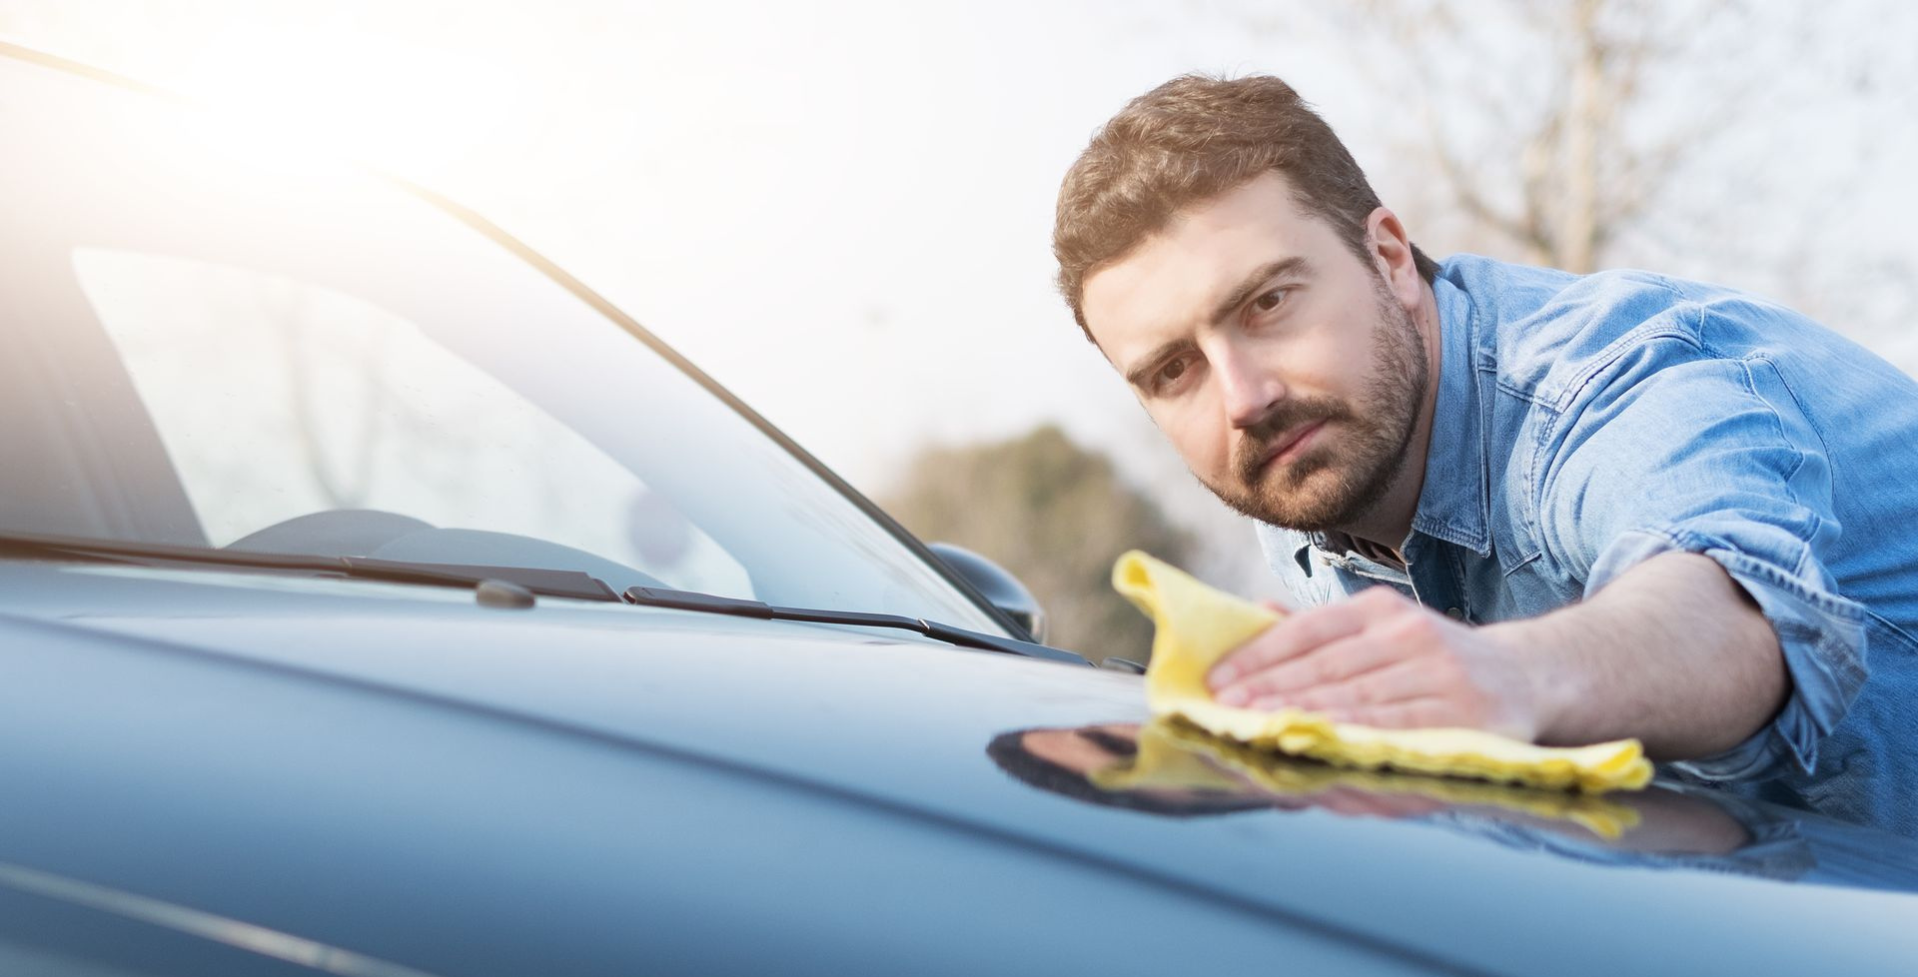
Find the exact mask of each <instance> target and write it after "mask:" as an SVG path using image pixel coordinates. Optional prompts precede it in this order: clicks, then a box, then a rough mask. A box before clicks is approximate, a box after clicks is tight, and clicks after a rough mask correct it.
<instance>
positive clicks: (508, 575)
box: [0, 533, 619, 602]
mask: <svg viewBox="0 0 1918 977" xmlns="http://www.w3.org/2000/svg"><path fill="white" fill-rule="evenodd" d="M0 549H15V550H19V549H24V550H28V551H31V552H35V553H53V554H62V555H71V556H84V557H92V558H95V559H103V558H104V559H110V560H112V561H114V562H117V563H134V564H139V565H143V566H153V565H163V564H168V563H192V564H196V565H212V566H230V567H240V568H250V569H262V570H290V571H296V572H305V573H329V574H337V575H340V576H345V577H357V578H361V579H366V580H385V581H390V582H393V583H416V584H429V585H434V586H440V587H473V586H476V585H478V584H479V583H480V582H481V581H484V580H504V581H506V582H508V583H515V584H518V585H520V586H522V587H525V588H526V589H527V590H530V591H532V592H533V593H536V594H547V595H550V596H553V597H572V598H575V599H579V600H599V601H614V602H617V601H618V600H619V595H618V594H615V593H613V589H612V588H611V587H608V586H606V584H605V583H604V582H603V581H601V580H600V579H599V578H598V577H595V576H592V575H591V574H587V573H582V572H580V571H578V570H547V569H543V568H540V567H499V566H475V565H471V564H463V563H412V562H408V561H404V560H375V559H372V558H371V557H363V556H296V555H287V554H281V553H248V552H245V551H242V550H216V549H210V548H208V547H204V546H176V545H172V544H168V543H134V542H126V541H121V540H111V539H89V538H86V537H84V536H41V535H34V534H27V533H18V534H16V533H0Z"/></svg>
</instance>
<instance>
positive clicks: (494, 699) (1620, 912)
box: [0, 563, 1918, 974]
mask: <svg viewBox="0 0 1918 977" xmlns="http://www.w3.org/2000/svg"><path fill="white" fill-rule="evenodd" d="M0 594H4V595H5V597H4V598H0V644H7V643H11V642H14V641H24V640H33V641H36V642H41V643H44V642H48V641H57V640H58V636H59V635H61V634H72V635H75V636H76V637H77V636H79V635H80V634H82V633H84V634H85V635H87V636H89V637H98V636H102V635H104V636H108V637H110V638H112V639H113V640H116V641H120V642H123V643H125V644H126V645H128V646H130V647H137V648H143V649H148V650H150V651H151V652H152V653H153V654H155V655H185V656H193V657H198V658H202V659H205V658H212V659H216V660H219V661H221V662H226V663H231V664H232V665H233V666H234V667H240V668H265V669H273V670H282V671H290V672H296V673H300V674H304V675H311V676H314V677H315V678H316V680H319V681H329V682H340V683H348V684H351V685H354V686H356V687H359V688H361V689H364V690H365V692H366V694H369V695H402V696H409V697H414V698H419V699H424V700H428V701H431V702H434V703H438V704H440V705H443V706H447V707H451V708H459V709H469V710H483V711H486V712H488V713H491V714H494V715H497V716H498V717H500V718H501V720H502V721H505V722H517V721H528V722H536V723H539V724H542V725H544V726H547V727H549V728H550V727H560V728H564V729H568V730H575V731H579V732H581V733H583V734H586V735H590V736H593V737H595V738H598V739H600V740H603V741H613V742H619V743H626V744H632V745H634V746H640V747H644V748H647V749H653V750H669V751H673V752H675V753H678V754H680V755H683V756H685V757H689V758H694V759H696V760H698V761H699V762H707V763H714V764H722V765H725V766H728V767H731V768H735V769H741V770H746V771H752V772H756V773H758V774H763V775H764V776H767V777H773V778H779V779H784V780H789V781H792V780H797V781H804V782H806V783H808V784H811V785H816V786H819V787H823V788H825V789H829V790H832V791H835V792H839V793H841V794H843V795H847V796H854V797H858V798H861V799H863V800H864V801H866V802H869V803H873V804H882V805H887V806H890V807H892V808H895V809H900V810H905V811H909V812H914V813H916V814H918V815H922V816H924V817H927V818H932V819H937V820H941V821H945V822H949V823H952V824H955V825H964V826H966V827H967V830H984V831H988V832H992V833H995V834H997V835H999V836H1002V837H1006V838H1012V839H1018V840H1019V842H1020V843H1022V844H1030V845H1036V846H1039V847H1041V848H1043V849H1045V850H1048V851H1050V852H1052V853H1053V854H1056V855H1061V856H1064V857H1072V858H1082V859H1089V860H1094V861H1097V862H1100V863H1103V864H1107V865H1113V866H1118V867H1120V868H1121V869H1122V870H1124V871H1126V872H1128V873H1132V874H1134V875H1143V876H1147V877H1150V878H1154V879H1157V880H1160V881H1161V882H1163V883H1164V884H1166V885H1169V886H1173V887H1177V888H1181V889H1185V890H1204V891H1206V892H1208V893H1210V894H1212V895H1213V896H1215V897H1219V898H1224V899H1228V900H1232V901H1236V902H1240V903H1243V904H1247V905H1256V906H1261V907H1269V908H1272V909H1276V910H1279V911H1282V912H1283V913H1285V914H1286V915H1288V916H1290V917H1292V918H1295V919H1301V920H1306V921H1308V922H1310V923H1311V924H1313V925H1319V926H1323V927H1325V928H1326V929H1328V930H1331V931H1335V932H1345V933H1350V934H1358V935H1362V936H1363V937H1365V938H1367V939H1373V940H1377V941H1381V942H1384V943H1388V944H1392V945H1398V946H1403V947H1413V948H1418V949H1417V952H1418V954H1419V955H1421V956H1425V955H1430V956H1431V957H1433V958H1435V959H1442V960H1449V961H1456V962H1458V963H1459V964H1460V965H1462V966H1464V967H1465V968H1467V969H1470V970H1481V971H1484V972H1505V973H1546V972H1550V973H1558V974H1569V973H1575V972H1592V973H1600V972H1617V971H1624V972H1642V971H1645V970H1648V969H1658V970H1671V971H1702V970H1714V969H1718V968H1721V967H1723V966H1724V965H1725V962H1726V953H1727V952H1728V948H1734V947H1735V948H1737V951H1736V952H1737V955H1738V956H1739V957H1749V958H1750V959H1752V960H1755V961H1762V962H1763V964H1764V968H1765V969H1774V968H1776V969H1779V970H1785V969H1800V970H1817V971H1827V970H1830V971H1847V972H1850V971H1856V972H1872V971H1875V970H1884V969H1888V968H1892V967H1893V966H1894V962H1895V961H1903V960H1909V959H1911V954H1912V952H1913V951H1914V950H1918V937H1914V936H1913V935H1912V934H1911V932H1910V928H1909V927H1908V926H1902V925H1899V924H1900V921H1902V920H1903V919H1906V918H1908V917H1909V915H1910V913H1911V912H1912V911H1913V910H1914V909H1918V900H1914V899H1913V898H1912V897H1911V896H1910V895H1907V894H1904V893H1902V892H1899V891H1897V890H1899V889H1901V888H1911V887H1918V872H1914V867H1918V858H1914V856H1913V854H1912V852H1913V848H1912V846H1911V844H1910V843H1909V842H1906V841H1904V840H1903V839H1899V838H1895V837H1891V836H1888V835H1883V834H1880V833H1877V832H1870V831H1867V830H1865V829H1859V828H1852V827H1850V826H1845V825H1836V824H1832V823H1829V822H1825V821H1823V820H1822V819H1817V818H1813V817H1809V816H1802V815H1795V814H1791V813H1789V812H1779V811H1776V810H1772V809H1762V810H1761V809H1759V808H1757V807H1749V808H1747V809H1741V811H1742V813H1743V816H1744V817H1745V818H1746V819H1747V821H1748V822H1749V821H1750V820H1751V818H1752V817H1753V816H1754V815H1752V813H1751V812H1752V811H1759V820H1760V821H1762V824H1758V825H1756V826H1751V827H1750V830H1749V837H1748V838H1747V839H1746V843H1745V844H1744V845H1743V846H1742V847H1740V848H1739V849H1738V850H1736V851H1733V852H1729V853H1721V854H1716V855H1713V854H1701V853H1697V852H1686V851H1682V850H1679V851H1671V850H1669V849H1668V850H1666V851H1664V852H1663V853H1659V854H1643V853H1640V854H1633V853H1629V852H1626V851H1621V850H1619V849H1617V848H1614V847H1608V846H1607V845H1606V844H1605V843H1603V842H1602V841H1600V840H1599V839H1597V838H1594V837H1591V836H1590V835H1589V834H1582V833H1581V832H1578V831H1564V830H1558V829H1559V827H1560V826H1556V825H1551V824H1544V825H1541V824H1540V823H1538V822H1537V819H1535V818H1529V819H1528V818H1524V817H1504V816H1500V814H1499V812H1497V811H1496V810H1490V811H1488V810H1486V809H1483V807H1482V806H1478V807H1474V806H1464V807H1459V806H1452V807H1440V808H1438V809H1436V810H1428V811H1425V812H1422V813H1421V814H1420V815H1419V816H1417V817H1413V818H1407V819H1391V818H1382V817H1354V816H1346V815H1341V814H1338V813H1335V812H1334V811H1332V810H1328V809H1326V808H1325V807H1311V806H1307V807H1304V808H1303V809H1296V810H1286V809H1281V808H1280V807H1277V806H1274V807H1265V808H1261V809H1257V810H1249V811H1240V812H1236V813H1229V814H1220V815H1217V816H1184V817H1180V816H1168V815H1164V814H1155V813H1147V812H1142V811H1138V810H1130V809H1125V808H1120V807H1113V806H1108V805H1101V804H1094V803H1088V802H1087V801H1084V800H1075V799H1073V798H1070V797H1066V796H1061V795H1059V794H1055V793H1051V792H1048V791H1045V790H1040V789H1036V788H1034V787H1031V786H1028V785H1027V784H1025V783H1022V782H1021V781H1019V780H1017V779H1015V778H1013V777H1012V776H1009V775H1008V774H1006V773H1005V772H1003V771H1002V770H1001V769H1000V768H999V767H998V766H997V765H995V763H994V762H993V761H992V760H991V759H990V758H989V757H988V755H987V752H986V751H987V745H988V744H989V743H990V742H991V741H992V740H993V739H994V738H995V737H998V736H1000V735H1001V734H1004V733H1007V732H1009V731H1017V730H1025V729H1033V728H1055V727H1056V728H1069V727H1081V726H1087V725H1091V724H1104V723H1137V722H1140V721H1142V720H1144V719H1145V718H1146V710H1145V705H1144V695H1143V689H1142V685H1141V682H1140V680H1139V678H1138V677H1136V676H1131V675H1124V674H1118V673H1113V672H1106V671H1100V670H1096V669H1090V668H1085V667H1082V666H1073V665H1065V664H1059V663H1052V662H1043V661H1035V660H1027V659H1020V658H1016V657H1012V656H1006V655H1000V654H993V653H985V652H977V651H970V650H964V649H958V648H953V647H950V646H946V645H942V644H938V643H935V642H931V641H925V640H920V639H918V638H916V637H912V636H895V635H890V634H884V633H879V632H874V631H867V630H859V629H849V628H837V627H827V626H817V625H800V624H786V623H778V622H763V621H750V620H739V619H730V618H721V617H714V616H710V615H702V614H695V613H688V612H680V611H668V610H657V609H644V608H633V607H625V606H619V605H610V604H607V605H595V604H588V603H580V602H572V601H563V600H545V599H543V600H542V601H541V602H540V604H539V606H538V607H536V608H534V609H531V610H523V611H522V610H500V609H492V608H485V607H480V606H478V605H477V604H476V603H475V602H474V601H473V599H472V596H471V595H470V594H469V593H466V592H463V591H459V590H451V589H436V588H423V587H410V586H393V585H383V584H371V583H365V582H359V581H331V580H314V579H305V578H288V577H282V576H272V575H264V574H249V573H228V572H206V571H200V570H168V569H156V568H142V567H122V566H106V565H73V564H49V563H10V564H5V565H0ZM1581 835H1582V836H1581ZM1674 844H1677V843H1676V842H1674ZM1679 847H1680V848H1682V847H1683V846H1682V845H1679ZM1788 883H1791V884H1788ZM1817 883H1827V884H1817ZM1600 948H1602V952H1601V951H1600Z"/></svg>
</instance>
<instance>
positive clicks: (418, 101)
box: [141, 24, 530, 181]
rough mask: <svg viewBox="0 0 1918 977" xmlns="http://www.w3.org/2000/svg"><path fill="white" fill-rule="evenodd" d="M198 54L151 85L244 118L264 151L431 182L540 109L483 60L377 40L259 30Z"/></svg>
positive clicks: (204, 45)
mask: <svg viewBox="0 0 1918 977" xmlns="http://www.w3.org/2000/svg"><path fill="white" fill-rule="evenodd" d="M193 47H194V51H193V53H192V56H190V57H180V58H174V59H169V63H168V64H167V65H166V71H165V73H164V74H161V75H158V76H156V75H154V74H152V73H148V74H143V75H141V77H142V78H143V80H149V81H153V82H155V83H157V84H160V85H162V86H163V87H168V88H172V89H174V90H176V91H179V92H181V93H182V94H185V95H189V96H192V97H195V98H197V99H201V100H204V101H205V102H207V103H209V104H211V105H213V106H215V107H217V108H221V109H224V110H226V111H227V112H228V113H230V114H233V115H236V116H238V117H240V118H241V119H243V121H244V123H245V125H246V128H247V129H248V131H249V134H250V137H251V138H255V139H258V140H261V141H263V142H266V143H268V144H269V145H267V146H262V147H260V148H268V149H276V150H279V151H281V152H284V153H288V154H297V153H301V152H312V151H314V150H315V149H319V150H323V151H324V152H326V153H328V154H330V155H340V156H345V157H348V158H352V159H357V160H362V161H365V162H368V163H373V164H377V165H379V166H381V167H384V168H387V169H391V170H394V171H396V172H399V173H402V174H404V175H406V176H409V177H414V178H417V179H423V180H429V181H430V180H431V179H432V178H433V177H434V176H435V175H436V174H439V173H441V172H444V171H445V170H447V169H448V168H449V167H454V166H457V165H459V164H460V163H461V162H463V161H465V160H466V159H467V158H468V157H470V156H471V155H472V154H474V153H476V152H478V151H479V150H480V147H481V146H482V145H483V144H484V142H485V139H486V137H487V133H488V130H489V123H490V122H491V121H492V120H493V119H496V118H498V117H500V116H501V115H502V114H510V113H511V112H512V111H514V110H515V109H516V107H519V103H520V102H522V101H523V100H525V99H526V98H528V97H530V96H529V94H528V93H527V92H525V91H524V90H523V89H521V88H518V87H516V86H515V84H514V82H513V80H512V78H511V77H510V76H509V75H508V74H507V73H504V72H500V71H497V70H492V68H493V66H491V65H489V64H488V63H487V61H486V60H484V59H483V58H481V57H479V56H477V55H472V54H462V53H456V52H452V51H448V50H444V49H436V48H432V47H426V46H421V45H416V44H408V43H405V42H402V41H398V40H393V39H389V38H382V37H379V36H377V35H366V34H351V33H348V32H344V31H341V32H325V31H315V30H311V29H293V28H291V27H284V26H274V25H265V26H262V25H258V24H255V25H249V26H248V27H246V28H245V29H243V30H242V29H233V30H230V31H228V32H225V33H216V34H213V35H210V36H208V35H203V36H199V37H196V38H195V39H194V44H193ZM519 110H520V111H523V110H524V109H523V108H519Z"/></svg>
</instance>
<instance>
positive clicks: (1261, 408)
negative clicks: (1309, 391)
mask: <svg viewBox="0 0 1918 977" xmlns="http://www.w3.org/2000/svg"><path fill="white" fill-rule="evenodd" d="M1209 352H1210V353H1211V359H1212V363H1211V366H1212V370H1213V375H1214V376H1216V377H1217V378H1218V383H1219V397H1220V400H1221V402H1222V406H1223V407H1224V409H1225V416H1226V419H1227V420H1228V421H1230V422H1231V423H1232V426H1233V427H1235V428H1249V427H1253V426H1255V425H1257V424H1258V423H1259V422H1261V421H1263V420H1265V419H1266V418H1267V417H1269V416H1271V414H1272V411H1273V410H1274V409H1276V408H1277V407H1278V405H1279V403H1280V401H1283V400H1284V399H1285V384H1284V382H1282V381H1281V380H1280V379H1279V377H1278V375H1277V374H1276V373H1274V372H1273V371H1272V370H1270V369H1268V368H1267V367H1266V366H1265V365H1264V364H1262V363H1260V362H1259V361H1258V359H1257V358H1256V357H1253V356H1250V355H1248V354H1247V351H1245V350H1243V349H1240V348H1239V347H1238V346H1237V345H1236V344H1234V343H1230V342H1224V343H1220V344H1219V345H1218V347H1216V348H1215V349H1213V350H1210V351H1209Z"/></svg>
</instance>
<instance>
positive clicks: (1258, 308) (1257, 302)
mask: <svg viewBox="0 0 1918 977" xmlns="http://www.w3.org/2000/svg"><path fill="white" fill-rule="evenodd" d="M1286 291H1287V290H1286V289H1283V288H1275V289H1273V290H1271V291H1269V292H1266V293H1265V294H1263V295H1261V296H1259V297H1258V298H1255V299H1253V300H1252V311H1254V312H1270V311H1272V310H1273V309H1276V308H1278V307H1279V305H1280V304H1281V303H1283V302H1284V301H1285V293H1286Z"/></svg>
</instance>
